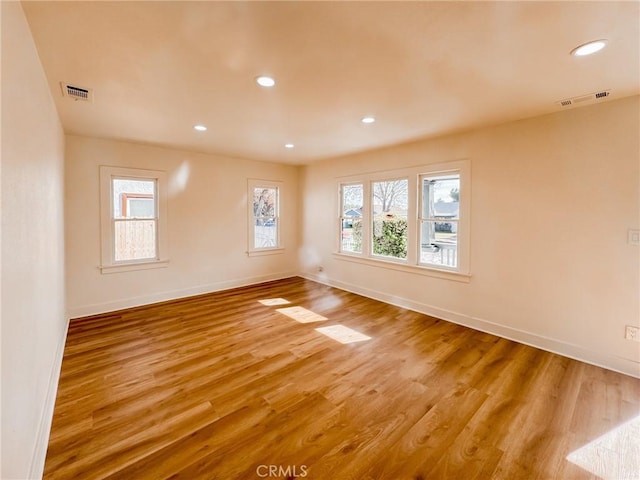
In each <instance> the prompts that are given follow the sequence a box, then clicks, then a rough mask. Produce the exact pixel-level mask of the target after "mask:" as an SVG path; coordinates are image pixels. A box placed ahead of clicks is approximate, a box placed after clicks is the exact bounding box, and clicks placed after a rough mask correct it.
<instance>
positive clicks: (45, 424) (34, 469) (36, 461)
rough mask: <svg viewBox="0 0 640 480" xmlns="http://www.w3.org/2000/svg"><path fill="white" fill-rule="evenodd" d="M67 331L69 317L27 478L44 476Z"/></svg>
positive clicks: (58, 350)
mask: <svg viewBox="0 0 640 480" xmlns="http://www.w3.org/2000/svg"><path fill="white" fill-rule="evenodd" d="M68 331H69V316H68V315H67V319H66V324H65V326H64V331H63V332H62V336H61V338H60V339H59V341H58V347H57V348H56V355H55V358H54V360H53V366H52V367H51V373H50V375H49V385H48V386H47V396H46V398H45V402H44V406H43V408H42V412H41V414H40V422H39V425H38V434H37V436H36V444H35V447H34V449H33V455H32V456H31V465H30V466H29V478H30V479H40V478H42V475H43V474H44V462H45V460H46V457H47V448H48V447H49V434H50V433H51V423H52V422H53V410H54V408H55V406H56V396H57V394H58V383H59V381H60V371H61V370H62V358H63V356H64V347H65V344H66V342H67V332H68Z"/></svg>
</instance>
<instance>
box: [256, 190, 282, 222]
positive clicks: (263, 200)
mask: <svg viewBox="0 0 640 480" xmlns="http://www.w3.org/2000/svg"><path fill="white" fill-rule="evenodd" d="M277 205H278V189H277V188H267V187H255V188H254V189H253V216H254V217H275V216H276V215H277V208H278V207H277Z"/></svg>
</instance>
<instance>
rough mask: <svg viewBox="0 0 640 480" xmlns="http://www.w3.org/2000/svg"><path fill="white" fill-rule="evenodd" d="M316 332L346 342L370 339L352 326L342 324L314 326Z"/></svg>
mask: <svg viewBox="0 0 640 480" xmlns="http://www.w3.org/2000/svg"><path fill="white" fill-rule="evenodd" d="M316 332H319V333H321V334H323V335H326V336H327V337H329V338H332V339H333V340H335V341H337V342H340V343H344V344H348V343H356V342H364V341H366V340H371V337H368V336H366V335H365V334H363V333H360V332H358V331H356V330H353V329H352V328H349V327H345V326H344V325H331V326H329V327H320V328H316Z"/></svg>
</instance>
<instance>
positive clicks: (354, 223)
mask: <svg viewBox="0 0 640 480" xmlns="http://www.w3.org/2000/svg"><path fill="white" fill-rule="evenodd" d="M363 202H364V185H363V184H362V183H351V184H343V185H341V186H340V251H341V252H345V253H362V211H363V207H364V203H363Z"/></svg>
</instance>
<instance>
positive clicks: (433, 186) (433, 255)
mask: <svg viewBox="0 0 640 480" xmlns="http://www.w3.org/2000/svg"><path fill="white" fill-rule="evenodd" d="M419 188H420V211H419V218H418V223H419V229H420V258H419V261H420V264H421V265H434V266H443V267H449V268H457V266H458V231H459V228H458V223H459V221H460V173H457V172H455V173H450V174H444V175H435V176H432V175H421V176H420V186H419Z"/></svg>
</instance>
